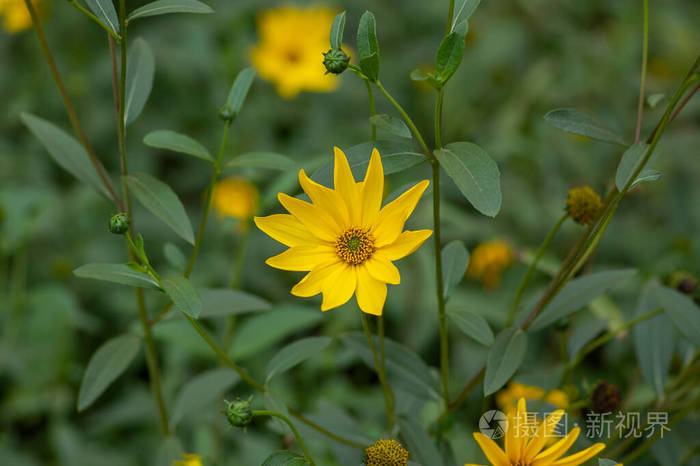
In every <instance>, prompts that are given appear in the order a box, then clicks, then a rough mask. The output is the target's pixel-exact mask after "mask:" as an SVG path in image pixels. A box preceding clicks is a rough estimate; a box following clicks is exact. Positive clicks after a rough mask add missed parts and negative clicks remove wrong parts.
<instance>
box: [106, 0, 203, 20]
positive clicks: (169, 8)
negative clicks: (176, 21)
mask: <svg viewBox="0 0 700 466" xmlns="http://www.w3.org/2000/svg"><path fill="white" fill-rule="evenodd" d="M110 1H111V0H110ZM168 13H198V14H205V13H214V10H212V9H211V8H210V7H209V5H207V4H205V3H202V2H198V1H197V0H157V1H155V2H152V3H148V4H146V5H144V6H142V7H140V8H137V9H135V10H134V11H132V12H131V13H129V16H128V18H127V21H133V20H135V19H137V18H145V17H147V16H156V15H164V14H168Z"/></svg>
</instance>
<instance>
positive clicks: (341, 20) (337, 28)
mask: <svg viewBox="0 0 700 466" xmlns="http://www.w3.org/2000/svg"><path fill="white" fill-rule="evenodd" d="M343 32H345V12H344V11H343V12H342V13H338V14H337V15H336V17H335V18H334V19H333V25H332V26H331V48H332V49H339V48H341V47H342V46H343Z"/></svg>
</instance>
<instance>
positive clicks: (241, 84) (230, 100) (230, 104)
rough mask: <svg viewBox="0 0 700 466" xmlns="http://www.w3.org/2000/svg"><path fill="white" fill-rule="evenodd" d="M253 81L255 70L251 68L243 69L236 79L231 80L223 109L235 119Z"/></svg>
mask: <svg viewBox="0 0 700 466" xmlns="http://www.w3.org/2000/svg"><path fill="white" fill-rule="evenodd" d="M254 79H255V70H254V69H253V68H251V67H247V68H243V69H242V70H241V71H240V72H239V73H238V75H237V76H236V79H234V80H233V84H232V85H231V90H229V92H228V97H227V98H226V104H225V105H224V109H225V110H226V111H227V112H229V113H230V114H231V116H232V117H233V118H235V117H236V116H237V115H238V114H239V113H240V112H241V108H243V102H245V98H246V97H247V96H248V91H249V90H250V86H251V85H252V84H253V80H254Z"/></svg>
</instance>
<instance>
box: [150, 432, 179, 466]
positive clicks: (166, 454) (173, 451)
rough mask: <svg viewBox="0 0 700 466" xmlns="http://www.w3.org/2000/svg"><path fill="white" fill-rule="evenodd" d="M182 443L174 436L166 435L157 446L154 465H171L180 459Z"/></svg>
mask: <svg viewBox="0 0 700 466" xmlns="http://www.w3.org/2000/svg"><path fill="white" fill-rule="evenodd" d="M183 451H184V450H183V449H182V444H181V443H180V440H179V439H178V438H177V437H176V436H173V435H171V436H168V437H165V438H164V439H163V442H162V443H161V444H160V446H159V447H158V453H157V455H156V463H155V466H172V464H173V462H174V461H175V460H179V459H180V455H182V453H183Z"/></svg>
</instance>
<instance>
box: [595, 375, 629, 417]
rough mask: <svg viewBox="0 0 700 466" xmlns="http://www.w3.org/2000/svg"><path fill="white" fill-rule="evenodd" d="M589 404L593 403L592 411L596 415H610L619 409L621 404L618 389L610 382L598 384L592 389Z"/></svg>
mask: <svg viewBox="0 0 700 466" xmlns="http://www.w3.org/2000/svg"><path fill="white" fill-rule="evenodd" d="M591 402H592V403H593V411H595V412H596V413H600V414H603V413H612V412H613V411H615V410H616V409H617V408H619V407H620V403H621V402H622V397H621V395H620V389H619V388H617V386H616V385H613V384H611V383H610V382H605V381H602V382H598V384H596V386H595V388H593V393H592V394H591Z"/></svg>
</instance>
